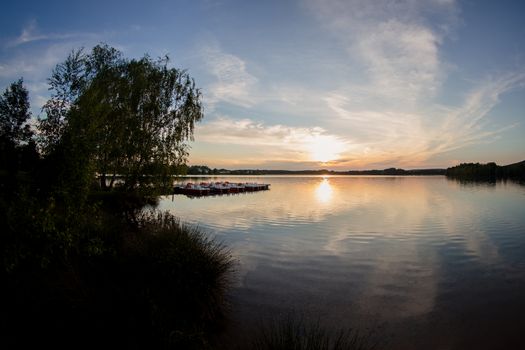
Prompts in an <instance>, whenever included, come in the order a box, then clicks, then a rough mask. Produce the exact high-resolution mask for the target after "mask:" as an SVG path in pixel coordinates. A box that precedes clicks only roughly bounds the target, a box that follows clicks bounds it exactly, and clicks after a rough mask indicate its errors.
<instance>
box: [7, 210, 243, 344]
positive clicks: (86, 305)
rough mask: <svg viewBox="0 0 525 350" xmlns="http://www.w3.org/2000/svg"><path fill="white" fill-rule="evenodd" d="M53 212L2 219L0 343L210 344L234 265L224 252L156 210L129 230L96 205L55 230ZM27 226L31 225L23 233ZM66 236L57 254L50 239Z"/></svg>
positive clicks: (58, 218) (57, 221)
mask: <svg viewBox="0 0 525 350" xmlns="http://www.w3.org/2000/svg"><path fill="white" fill-rule="evenodd" d="M50 210H51V209H50ZM52 210H55V209H52ZM26 212H27V213H28V214H27V215H26V214H25V213H26ZM63 212H64V209H63V208H59V209H57V210H56V213H55V214H53V213H51V214H53V215H51V214H49V213H46V212H42V213H41V214H39V213H40V211H38V212H36V214H35V212H34V211H24V210H22V209H20V210H17V211H16V214H17V216H16V219H17V220H16V221H17V223H20V224H16V225H14V224H15V223H14V222H13V220H14V219H15V217H14V216H12V215H11V216H10V220H9V223H10V222H13V225H9V226H8V225H6V226H5V228H6V229H7V230H8V231H10V233H9V235H7V234H6V233H4V234H3V235H2V237H3V238H2V242H4V243H8V244H9V247H6V248H5V249H2V252H3V256H2V258H3V259H2V271H1V272H0V277H1V281H0V282H2V283H1V284H2V286H3V288H2V289H3V292H4V293H5V294H4V298H2V299H1V300H0V308H1V309H2V316H1V317H0V327H1V330H0V343H1V344H3V345H5V346H6V348H9V347H13V348H23V347H32V346H35V345H38V346H44V345H50V346H53V347H57V346H58V347H64V346H68V347H72V348H84V347H85V348H93V347H99V346H101V347H116V348H131V349H133V348H156V349H158V348H164V349H169V348H177V349H201V348H206V347H209V346H210V345H211V343H210V339H211V337H212V335H213V332H212V331H213V330H214V329H215V328H216V327H217V325H218V324H220V321H221V319H222V317H223V315H224V313H225V311H226V309H227V303H226V300H225V297H224V294H225V291H226V289H227V288H228V286H229V283H230V279H231V274H232V270H233V266H234V260H233V258H232V256H231V254H230V252H229V250H228V249H227V248H226V247H225V246H223V245H222V244H221V243H219V242H217V241H216V240H214V239H212V238H210V236H209V235H208V234H207V233H206V232H204V231H203V230H200V229H199V228H197V227H194V226H190V225H186V224H184V223H182V222H181V221H180V220H179V219H177V218H175V217H174V216H172V215H170V214H168V213H162V212H159V211H149V212H142V213H140V214H138V215H136V217H135V220H133V221H132V222H129V221H127V220H126V218H125V217H122V216H119V215H115V214H114V213H111V212H107V211H104V210H102V209H100V208H98V209H97V207H96V206H95V207H93V208H92V210H90V211H86V212H76V213H70V215H68V217H73V218H76V219H75V220H70V219H68V220H67V221H64V219H63V215H60V213H63ZM73 214H74V215H73ZM38 215H40V216H42V218H45V219H46V220H47V221H49V220H51V224H52V225H48V226H50V228H49V229H47V228H46V227H47V226H45V225H40V224H39V223H40V221H42V222H47V221H43V220H37V221H35V217H36V218H38ZM63 221H64V222H63ZM30 222H33V223H34V224H32V225H25V224H24V223H30ZM22 224H23V225H22ZM63 228H64V229H63ZM22 229H23V231H22ZM51 229H52V230H51ZM46 230H47V231H46ZM11 231H12V232H11ZM69 232H71V234H69V235H68V236H64V237H66V238H67V242H68V245H64V244H63V243H62V241H61V240H60V237H62V236H61V235H63V234H64V233H69ZM22 233H23V240H21V238H22V237H21V235H22ZM9 237H12V238H9ZM4 238H6V239H7V238H9V240H6V239H4ZM15 244H16V245H15ZM42 244H45V246H46V247H49V248H46V249H42V248H41V246H42ZM15 248H16V249H15ZM7 253H13V254H15V256H14V257H12V258H11V257H10V256H8V255H7ZM41 261H46V262H47V263H46V264H42V263H41ZM6 262H9V264H7V263H6ZM11 266H12V267H11Z"/></svg>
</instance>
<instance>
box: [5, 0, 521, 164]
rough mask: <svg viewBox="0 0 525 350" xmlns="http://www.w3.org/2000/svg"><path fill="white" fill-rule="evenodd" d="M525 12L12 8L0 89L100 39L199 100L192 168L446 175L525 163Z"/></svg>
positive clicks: (177, 5)
mask: <svg viewBox="0 0 525 350" xmlns="http://www.w3.org/2000/svg"><path fill="white" fill-rule="evenodd" d="M523 23H525V2H523V1H474V0H470V1H456V0H404V1H403V0H400V1H393V0H376V1H367V0H348V1H342V0H297V1H295V0H289V1H228V0H224V1H214V0H207V1H150V2H148V3H146V2H143V1H89V2H78V3H76V2H72V1H67V2H61V1H45V2H42V1H26V2H20V1H18V2H14V1H8V2H7V3H4V4H3V9H2V12H1V13H0V28H1V31H0V88H2V90H3V89H4V88H5V87H7V86H8V84H9V83H10V82H12V81H14V80H16V79H18V78H19V77H23V78H24V81H25V82H26V84H27V86H28V88H29V90H30V96H31V102H32V106H33V111H34V115H38V114H39V113H40V107H41V106H42V104H43V103H44V101H45V100H46V99H47V97H48V91H47V85H46V79H47V77H49V75H50V72H51V69H52V68H53V67H54V65H56V64H57V63H59V62H61V61H63V60H64V59H65V57H66V56H67V54H68V53H69V52H70V51H71V50H72V49H75V48H79V47H86V48H91V47H92V46H93V45H95V44H97V43H100V42H105V43H108V44H110V45H112V46H115V47H117V48H119V49H120V50H122V51H123V52H124V54H125V55H126V56H128V57H140V56H142V55H143V54H145V53H148V54H150V55H151V56H153V57H157V56H162V55H165V54H169V56H170V57H171V59H172V64H173V66H174V67H177V68H184V69H187V70H188V72H189V73H190V75H191V76H193V77H194V78H195V80H196V83H197V85H198V86H199V87H200V88H201V89H202V92H203V96H204V105H205V119H204V121H203V122H202V123H201V124H199V125H198V127H197V129H196V132H195V142H192V143H191V146H192V149H191V152H190V163H191V164H207V165H209V166H211V167H226V168H274V169H275V168H279V169H315V168H330V169H340V170H341V169H363V168H384V167H391V166H394V167H404V168H419V167H446V166H449V165H453V164H456V163H458V162H465V161H476V162H477V161H479V162H488V161H496V162H497V163H499V164H507V163H512V162H516V161H521V160H524V159H525V137H523V135H525V40H523V38H525V25H524V24H523Z"/></svg>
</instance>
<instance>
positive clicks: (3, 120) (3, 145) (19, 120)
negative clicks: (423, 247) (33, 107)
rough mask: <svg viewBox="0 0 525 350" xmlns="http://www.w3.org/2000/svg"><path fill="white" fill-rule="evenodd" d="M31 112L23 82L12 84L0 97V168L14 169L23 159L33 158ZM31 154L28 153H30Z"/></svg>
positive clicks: (34, 151)
mask: <svg viewBox="0 0 525 350" xmlns="http://www.w3.org/2000/svg"><path fill="white" fill-rule="evenodd" d="M30 118H31V111H30V106H29V94H28V92H27V89H26V88H25V87H24V84H23V80H22V79H19V80H18V81H16V82H14V83H12V84H11V85H10V86H9V87H8V88H7V89H6V90H5V91H4V93H3V94H2V95H1V96H0V150H1V153H2V156H1V161H0V163H1V164H0V167H1V168H2V169H10V170H13V169H16V168H18V167H19V165H24V164H19V163H26V162H25V158H28V157H31V156H34V155H35V154H36V150H35V147H34V144H33V143H32V142H31V138H32V136H33V132H32V130H31V126H30V125H29V120H30ZM31 150H32V151H33V152H30V151H31Z"/></svg>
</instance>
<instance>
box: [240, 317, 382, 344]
mask: <svg viewBox="0 0 525 350" xmlns="http://www.w3.org/2000/svg"><path fill="white" fill-rule="evenodd" d="M249 348H250V349H254V350H270V349H272V350H285V349H286V350H373V349H377V348H378V345H377V344H376V343H374V342H373V341H372V339H371V334H361V333H359V332H358V331H356V330H353V329H340V330H335V331H334V330H331V329H328V328H325V327H322V326H321V324H320V321H319V320H318V321H316V322H308V321H305V320H304V318H303V317H302V316H297V315H295V314H293V313H289V314H287V315H285V316H284V317H283V318H281V319H274V320H272V321H270V322H268V323H267V324H264V325H263V326H262V327H261V329H260V332H259V333H258V334H257V335H256V336H255V338H254V339H253V341H252V342H251V344H250V346H249Z"/></svg>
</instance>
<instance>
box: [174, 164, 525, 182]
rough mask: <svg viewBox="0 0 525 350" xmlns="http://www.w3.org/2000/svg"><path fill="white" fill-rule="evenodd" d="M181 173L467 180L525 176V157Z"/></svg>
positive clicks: (184, 169)
mask: <svg viewBox="0 0 525 350" xmlns="http://www.w3.org/2000/svg"><path fill="white" fill-rule="evenodd" d="M179 169H180V171H181V174H187V175H390V176H396V175H397V176H418V175H419V176H421V175H446V176H447V177H450V178H459V179H465V180H491V179H505V178H508V179H525V161H522V162H519V163H514V164H509V165H505V166H499V165H497V164H496V163H487V164H480V163H462V164H460V165H457V166H454V167H451V168H448V169H411V170H405V169H398V168H387V169H382V170H377V169H374V170H347V171H334V170H327V169H321V170H268V169H239V170H228V169H217V168H213V169H211V168H209V167H208V166H206V165H192V166H186V165H183V166H181V167H180V168H179Z"/></svg>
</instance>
